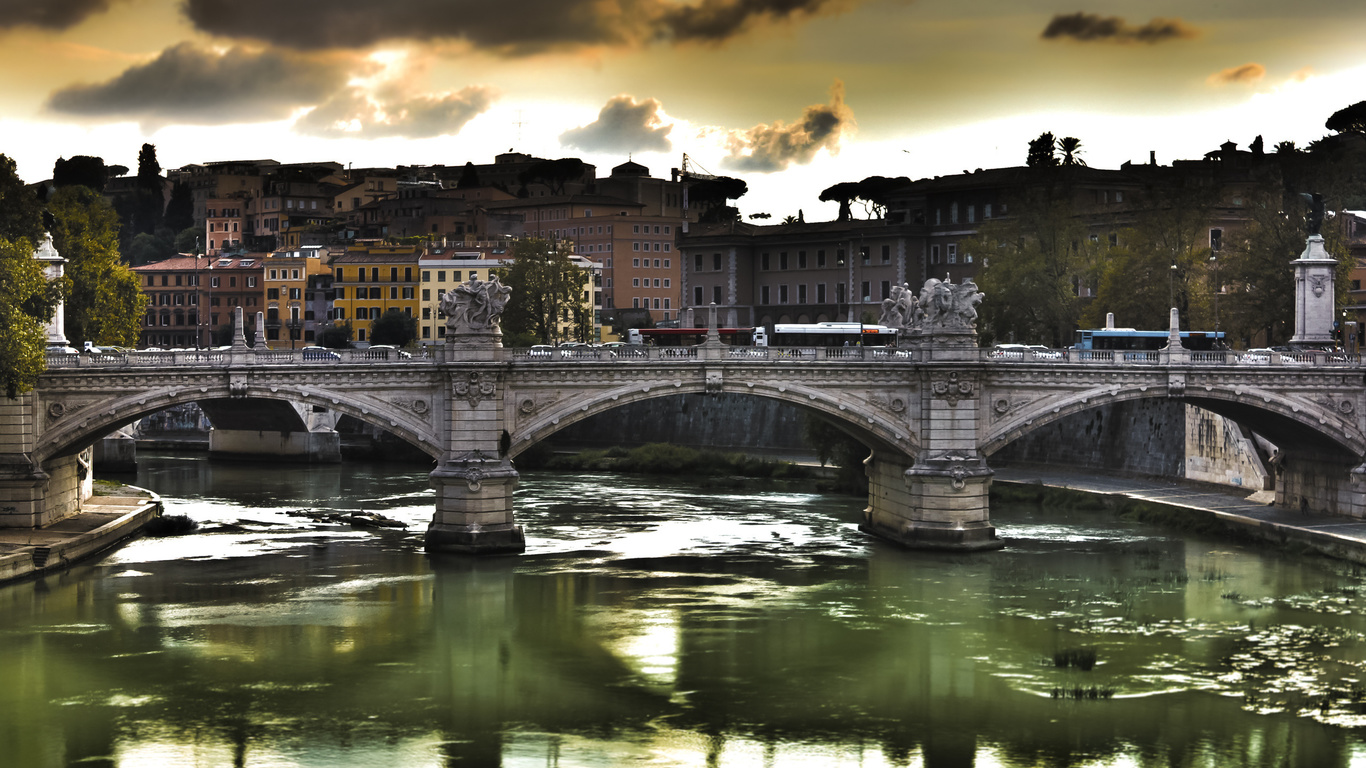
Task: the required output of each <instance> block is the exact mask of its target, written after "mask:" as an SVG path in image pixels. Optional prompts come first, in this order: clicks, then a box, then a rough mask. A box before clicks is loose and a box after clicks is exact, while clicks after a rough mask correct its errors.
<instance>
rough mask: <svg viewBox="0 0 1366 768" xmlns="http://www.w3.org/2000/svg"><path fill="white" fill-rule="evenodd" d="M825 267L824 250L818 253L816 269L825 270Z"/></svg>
mask: <svg viewBox="0 0 1366 768" xmlns="http://www.w3.org/2000/svg"><path fill="white" fill-rule="evenodd" d="M824 267H825V251H824V250H820V251H816V268H817V269H822V268H824Z"/></svg>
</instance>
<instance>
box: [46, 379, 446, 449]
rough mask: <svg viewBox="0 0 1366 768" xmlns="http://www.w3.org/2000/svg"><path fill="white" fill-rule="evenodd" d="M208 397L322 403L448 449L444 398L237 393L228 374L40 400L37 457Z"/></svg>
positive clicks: (275, 389)
mask: <svg viewBox="0 0 1366 768" xmlns="http://www.w3.org/2000/svg"><path fill="white" fill-rule="evenodd" d="M202 400H235V401H250V400H272V401H279V402H287V403H298V404H301V405H308V406H322V407H325V408H327V409H329V410H332V411H336V412H338V413H341V414H345V415H348V416H351V417H353V418H355V419H357V420H359V421H362V422H364V423H367V424H371V425H374V426H377V427H380V428H381V429H384V430H387V431H389V432H391V433H393V434H394V435H396V436H397V437H399V438H401V439H402V440H404V441H406V442H408V443H410V444H412V445H413V446H415V447H416V448H418V449H419V450H421V451H423V452H424V453H426V454H427V455H429V456H431V457H432V458H433V459H439V458H440V457H441V455H442V452H443V448H442V438H441V435H440V433H439V431H438V429H437V428H436V427H433V426H432V424H431V423H429V422H428V421H427V419H430V420H431V421H433V422H437V423H439V421H440V415H439V413H434V412H433V411H439V410H440V408H441V407H442V406H441V404H440V403H439V402H429V401H427V400H421V401H418V400H414V401H413V403H412V405H410V406H409V407H408V408H401V407H400V406H398V405H397V404H395V403H392V402H389V401H386V400H383V399H380V397H378V396H376V395H370V394H364V395H359V394H357V393H354V392H337V391H329V390H325V389H319V388H318V387H316V386H312V385H310V386H308V387H306V388H305V387H293V386H270V387H252V388H251V389H250V391H249V394H247V395H245V396H242V395H240V394H238V393H234V392H233V391H232V390H231V388H230V386H229V385H228V384H227V382H226V379H225V381H224V383H222V384H215V385H210V386H205V387H197V388H174V389H170V388H165V389H159V390H156V391H153V392H142V393H133V394H127V395H122V396H119V397H116V398H113V399H110V400H108V401H105V402H102V403H100V404H98V405H85V406H81V407H79V408H78V409H75V410H71V411H67V410H66V409H65V407H64V406H63V405H62V404H61V402H60V401H57V400H51V402H47V401H40V403H39V405H40V410H41V411H42V412H41V414H40V419H42V420H43V422H44V424H45V428H44V429H43V431H42V433H41V437H40V440H39V448H38V450H37V451H35V453H34V457H33V458H34V459H35V460H36V461H37V462H39V463H41V462H43V461H45V460H47V459H49V458H54V457H59V456H65V455H68V454H71V453H76V452H78V451H80V450H83V449H84V448H86V447H87V446H89V445H91V444H93V443H94V442H95V441H96V440H99V439H100V438H102V437H105V436H106V435H109V434H111V433H113V432H114V431H116V430H118V429H119V428H121V427H123V426H126V425H128V424H131V423H133V422H135V421H137V420H139V419H141V418H143V417H144V416H147V415H149V414H152V413H156V412H157V411H160V410H164V409H166V408H170V407H172V406H176V405H182V404H184V403H193V402H198V401H202ZM419 402H420V403H421V405H418V403H419ZM419 412H420V413H419Z"/></svg>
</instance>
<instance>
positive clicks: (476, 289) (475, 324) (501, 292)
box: [441, 275, 512, 333]
mask: <svg viewBox="0 0 1366 768" xmlns="http://www.w3.org/2000/svg"><path fill="white" fill-rule="evenodd" d="M511 295H512V289H511V288H509V287H507V286H506V285H503V284H502V283H501V282H499V281H498V276H497V275H494V276H493V277H491V278H489V279H488V280H480V279H479V278H478V277H475V276H473V275H471V276H470V279H469V280H467V281H465V282H463V283H461V284H459V285H457V286H456V287H455V288H454V290H451V291H448V292H447V293H445V294H443V295H442V296H441V311H442V313H444V314H445V315H446V327H447V328H448V329H450V331H451V332H452V333H479V332H485V331H491V330H493V329H495V328H497V326H498V320H499V318H501V317H502V316H503V309H504V308H505V307H506V306H507V303H508V297H509V296H511Z"/></svg>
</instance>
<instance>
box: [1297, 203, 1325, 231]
mask: <svg viewBox="0 0 1366 768" xmlns="http://www.w3.org/2000/svg"><path fill="white" fill-rule="evenodd" d="M1300 197H1301V198H1303V199H1304V201H1305V202H1306V203H1308V204H1309V214H1308V216H1306V217H1305V220H1304V226H1305V228H1306V229H1307V230H1308V231H1309V236H1310V237H1313V236H1314V235H1322V234H1323V195H1320V194H1318V193H1317V192H1315V193H1313V194H1310V193H1308V192H1301V193H1300Z"/></svg>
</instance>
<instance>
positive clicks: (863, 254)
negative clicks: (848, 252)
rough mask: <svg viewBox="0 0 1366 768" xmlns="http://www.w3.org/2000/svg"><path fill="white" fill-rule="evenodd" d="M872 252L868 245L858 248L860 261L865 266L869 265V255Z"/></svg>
mask: <svg viewBox="0 0 1366 768" xmlns="http://www.w3.org/2000/svg"><path fill="white" fill-rule="evenodd" d="M871 250H872V249H871V248H869V247H868V246H866V245H860V246H859V247H858V255H859V259H860V260H861V261H862V262H863V264H865V265H867V264H868V257H869V253H870V252H871Z"/></svg>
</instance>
